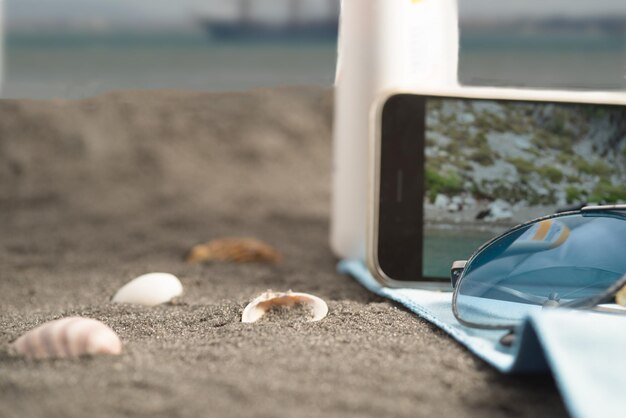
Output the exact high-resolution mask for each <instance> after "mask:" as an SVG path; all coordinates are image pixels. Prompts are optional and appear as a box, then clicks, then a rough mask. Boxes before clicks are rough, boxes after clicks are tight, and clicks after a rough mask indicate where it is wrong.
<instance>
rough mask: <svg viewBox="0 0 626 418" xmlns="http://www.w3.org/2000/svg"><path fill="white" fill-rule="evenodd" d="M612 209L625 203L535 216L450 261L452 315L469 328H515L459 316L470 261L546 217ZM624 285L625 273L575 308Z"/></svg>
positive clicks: (623, 209)
mask: <svg viewBox="0 0 626 418" xmlns="http://www.w3.org/2000/svg"><path fill="white" fill-rule="evenodd" d="M613 211H617V212H626V205H621V204H620V205H598V206H585V207H583V208H582V209H580V210H573V211H566V212H559V213H555V214H552V215H547V216H542V217H540V218H536V219H533V220H530V221H528V222H524V223H522V224H519V225H517V226H514V227H513V228H511V229H509V230H508V231H506V232H504V233H502V234H500V235H498V236H497V237H494V238H492V239H490V240H489V241H487V242H486V243H484V244H483V245H481V246H480V247H478V249H477V250H476V251H474V252H473V253H472V255H471V256H470V258H469V259H468V260H467V261H465V260H459V261H455V262H454V263H452V268H451V270H450V280H451V282H452V287H453V289H454V293H453V295H452V313H453V314H454V317H455V318H456V319H457V321H459V323H461V324H462V325H465V326H467V327H471V328H479V329H487V330H509V331H513V330H515V328H517V326H518V325H519V324H502V325H500V324H494V325H492V324H478V323H473V322H471V321H466V320H464V319H463V318H461V315H460V314H459V311H458V306H457V298H458V294H459V289H460V288H461V286H460V285H461V283H462V282H463V279H464V278H465V271H466V268H467V266H470V265H471V263H472V262H473V261H474V260H475V259H476V257H478V256H479V255H480V254H481V253H482V252H483V251H484V250H485V249H486V248H488V247H489V246H491V245H492V244H493V243H494V242H496V241H499V240H500V239H502V238H504V237H506V236H508V235H510V234H512V233H514V232H517V231H519V230H520V229H522V228H525V227H527V226H529V225H533V224H536V223H538V222H542V221H545V220H548V219H555V218H562V217H564V216H571V215H583V216H584V215H585V214H593V213H604V212H613ZM620 218H621V216H620ZM624 220H626V219H624ZM625 285H626V274H624V276H622V278H620V279H619V280H617V281H616V282H615V284H613V285H612V286H611V287H609V288H608V289H607V290H606V291H605V292H603V293H602V294H600V295H598V296H595V297H593V298H591V299H589V300H588V302H587V303H585V304H584V306H577V308H585V307H587V308H589V307H593V306H596V305H598V304H599V303H602V302H603V301H604V300H606V298H607V297H609V296H612V295H613V294H615V293H616V292H617V291H618V290H620V289H621V288H622V287H624V286H625Z"/></svg>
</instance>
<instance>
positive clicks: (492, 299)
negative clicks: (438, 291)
mask: <svg viewBox="0 0 626 418" xmlns="http://www.w3.org/2000/svg"><path fill="white" fill-rule="evenodd" d="M625 273H626V217H624V216H623V215H622V216H620V215H619V214H617V213H604V212H597V213H592V214H575V215H566V216H561V217H556V218H553V219H548V220H543V221H539V222H537V223H534V224H530V225H527V226H525V227H523V228H521V229H518V230H515V231H513V232H509V233H508V234H505V235H503V236H502V237H500V238H498V239H497V240H495V241H493V242H492V243H491V244H489V245H488V246H487V247H485V248H484V249H483V250H482V251H481V252H480V253H478V254H477V255H476V256H475V257H473V258H472V259H471V260H470V262H469V263H468V264H467V265H466V266H465V271H464V272H463V277H462V279H461V281H460V282H459V284H458V289H457V295H456V314H457V316H458V317H459V319H461V320H463V321H465V322H467V323H470V324H474V325H478V326H512V325H516V324H518V323H519V322H520V321H521V320H522V319H523V318H524V317H526V316H527V315H528V314H529V313H531V312H532V311H535V310H541V309H543V308H544V307H555V306H562V307H583V306H589V305H588V304H589V303H591V302H590V301H591V300H592V299H595V298H597V297H600V296H602V295H603V294H605V293H606V292H607V291H608V290H609V288H610V287H611V286H613V285H615V284H616V282H617V281H618V280H620V279H621V278H622V276H623V275H624V274H625Z"/></svg>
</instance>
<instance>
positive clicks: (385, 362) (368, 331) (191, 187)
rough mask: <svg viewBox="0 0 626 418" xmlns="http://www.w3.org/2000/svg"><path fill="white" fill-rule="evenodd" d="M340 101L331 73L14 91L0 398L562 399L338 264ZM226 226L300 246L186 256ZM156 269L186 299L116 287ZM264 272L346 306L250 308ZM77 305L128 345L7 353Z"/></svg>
mask: <svg viewBox="0 0 626 418" xmlns="http://www.w3.org/2000/svg"><path fill="white" fill-rule="evenodd" d="M331 114H332V98H331V94H330V92H328V91H325V90H316V89H307V88H302V89H280V90H267V91H255V92H251V93H236V94H195V93H180V92H149V93H133V92H125V93H117V94H110V95H106V96H103V97H98V98H94V99H89V100H83V101H75V102H65V101H46V102H31V101H4V102H1V103H0V216H1V218H0V226H1V229H0V248H1V251H0V304H1V305H0V347H2V348H1V350H0V416H2V417H20V418H24V417H43V416H45V417H107V416H129V417H131V416H132V417H174V416H183V417H194V416H215V417H238V416H255V417H275V416H283V417H301V416H359V417H362V416H365V417H368V416H371V417H377V418H378V417H384V416H403V417H404V416H406V417H415V416H417V417H439V416H446V417H499V416H515V417H537V416H545V417H557V416H565V415H566V412H565V411H564V408H563V405H562V402H561V400H560V398H559V395H558V392H557V390H556V388H555V386H554V383H553V381H552V379H551V377H550V376H547V375H543V376H526V377H510V376H502V375H500V374H498V373H497V372H496V371H494V370H492V369H491V368H490V367H489V366H487V365H485V364H484V363H482V362H481V361H479V360H476V359H475V358H473V357H472V356H471V355H470V354H469V353H468V352H467V351H465V350H464V349H463V348H462V347H460V346H459V345H458V344H456V343H455V342H454V341H452V340H451V339H450V338H449V337H447V336H446V335H444V334H443V333H442V332H440V331H438V330H437V329H435V328H434V327H433V326H431V325H429V324H428V323H426V322H424V321H422V320H420V319H418V318H416V317H415V316H413V315H411V314H410V313H408V312H406V311H405V310H403V309H402V308H400V307H398V306H394V305H393V304H391V303H389V302H386V301H384V300H382V299H380V298H377V297H374V296H372V295H371V294H369V293H368V292H366V291H365V290H363V289H362V288H361V287H359V286H358V285H357V284H356V283H354V282H353V281H352V280H351V279H350V278H347V277H342V276H340V275H338V274H336V273H335V262H336V260H335V259H334V258H333V256H332V254H331V253H330V251H329V249H328V245H327V235H328V212H329V211H328V208H329V197H330V196H329V184H330V172H331V162H330V153H331V145H330V144H331V142H330V129H331V128H330V126H331ZM222 236H252V237H256V238H259V239H262V240H265V241H267V242H268V243H270V244H272V245H274V246H276V247H277V248H279V249H280V250H281V251H283V253H284V255H285V260H284V262H283V263H282V264H281V265H280V266H264V265H258V264H250V265H232V264H219V263H218V264H211V265H205V266H198V265H186V264H185V263H183V262H182V257H183V255H184V253H185V252H186V251H187V250H188V249H189V248H190V247H191V246H192V245H194V244H197V243H200V242H203V241H206V240H209V239H213V238H217V237H222ZM151 271H167V272H171V273H174V274H176V275H178V276H179V277H180V278H181V280H182V282H183V285H184V287H185V295H184V297H183V298H182V300H181V303H180V304H177V305H174V306H159V307H155V308H141V307H132V306H118V305H113V304H111V303H109V298H110V297H111V295H113V293H114V292H115V291H116V290H117V289H118V288H119V287H120V286H122V285H123V284H124V283H126V282H127V281H128V280H130V279H132V278H133V277H135V276H137V275H140V274H142V273H146V272H151ZM266 289H273V290H277V291H278V290H288V289H293V290H294V291H301V292H310V293H313V294H316V295H319V296H320V297H322V298H324V299H325V300H326V301H328V304H329V307H330V314H329V316H328V317H327V318H326V319H325V320H323V321H321V322H318V323H303V322H301V321H295V322H291V321H287V320H282V319H281V316H280V315H272V316H271V318H269V319H270V320H265V321H263V322H260V323H257V324H241V323H240V322H239V319H240V314H241V311H242V308H243V307H244V306H245V304H246V303H247V301H249V300H250V299H251V298H252V297H253V296H256V295H257V294H258V293H260V292H262V291H264V290H266ZM67 315H84V316H88V317H92V318H96V319H99V320H101V321H104V322H105V323H106V324H108V325H110V326H111V327H112V328H113V329H114V330H115V331H116V332H117V333H118V334H119V335H120V337H121V338H122V340H123V343H124V353H123V355H121V356H119V357H100V358H93V359H81V360H78V361H43V362H29V361H25V360H22V359H16V358H13V357H10V356H9V355H8V354H7V346H8V344H9V342H10V341H12V340H13V339H15V338H17V337H18V336H19V335H21V334H22V333H23V332H25V331H27V330H29V329H31V328H32V327H34V326H36V325H38V324H41V323H43V322H45V321H48V320H51V319H55V318H60V317H63V316H67Z"/></svg>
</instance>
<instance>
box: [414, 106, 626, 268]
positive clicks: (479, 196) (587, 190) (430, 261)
mask: <svg viewBox="0 0 626 418" xmlns="http://www.w3.org/2000/svg"><path fill="white" fill-rule="evenodd" d="M625 138H626V107H623V106H598V105H591V104H563V103H546V102H526V101H506V100H476V99H459V98H432V97H431V98H428V99H426V106H425V149H424V161H425V164H424V175H423V181H424V195H423V217H424V231H423V234H424V235H423V239H424V245H423V263H422V266H423V275H424V277H448V276H449V272H450V266H451V264H452V262H453V261H455V260H464V259H467V258H469V257H470V256H471V254H472V253H473V251H475V250H476V249H477V248H478V247H479V246H480V245H481V244H483V243H484V242H486V241H487V240H489V239H491V238H493V237H495V236H497V235H499V234H501V233H502V232H504V231H506V230H507V229H509V228H510V227H512V226H514V225H517V224H520V223H523V222H525V221H528V220H531V219H533V218H536V217H540V216H544V215H549V214H552V213H555V212H559V211H566V210H568V209H570V210H571V209H579V208H580V207H582V206H584V205H586V204H591V203H595V204H614V203H626V139H625Z"/></svg>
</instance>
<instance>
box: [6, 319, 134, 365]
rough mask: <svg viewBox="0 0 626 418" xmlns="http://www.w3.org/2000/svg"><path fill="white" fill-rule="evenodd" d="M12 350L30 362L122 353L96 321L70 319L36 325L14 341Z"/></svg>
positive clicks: (110, 332) (113, 336)
mask: <svg viewBox="0 0 626 418" xmlns="http://www.w3.org/2000/svg"><path fill="white" fill-rule="evenodd" d="M12 349H13V351H14V352H15V353H16V354H19V355H22V356H24V357H27V358H32V359H48V358H68V357H69V358H75V357H80V356H85V355H97V354H111V355H117V354H120V353H121V352H122V343H121V341H120V339H119V337H118V336H117V334H116V333H115V332H114V331H113V330H112V329H111V328H109V327H108V326H106V325H105V324H103V323H102V322H100V321H96V320H95V319H89V318H80V317H70V318H63V319H57V320H56V321H51V322H47V323H45V324H43V325H40V326H38V327H37V328H34V329H32V330H30V331H28V332H27V333H26V334H24V335H22V336H21V337H20V338H18V339H17V340H16V341H15V342H14V343H13V344H12Z"/></svg>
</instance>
